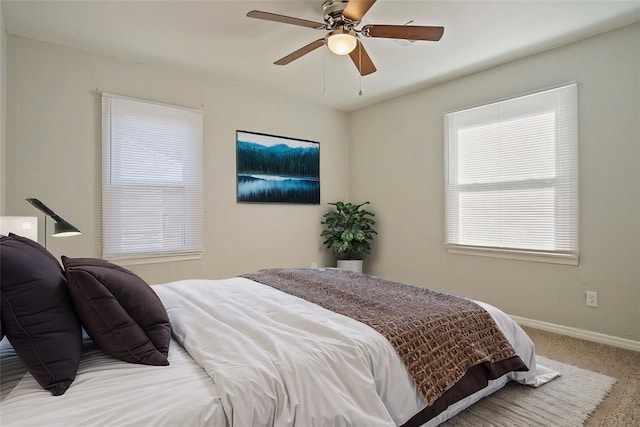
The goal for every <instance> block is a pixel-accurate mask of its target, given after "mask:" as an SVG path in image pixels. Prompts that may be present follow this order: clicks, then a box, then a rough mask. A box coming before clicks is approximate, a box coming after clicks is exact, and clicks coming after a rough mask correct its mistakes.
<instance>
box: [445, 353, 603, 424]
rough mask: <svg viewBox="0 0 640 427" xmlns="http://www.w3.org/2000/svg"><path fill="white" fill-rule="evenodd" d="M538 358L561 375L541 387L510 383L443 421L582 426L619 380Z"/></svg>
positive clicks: (455, 422)
mask: <svg viewBox="0 0 640 427" xmlns="http://www.w3.org/2000/svg"><path fill="white" fill-rule="evenodd" d="M538 362H539V363H540V364H543V365H545V366H547V367H549V368H551V369H554V370H556V371H558V372H561V373H562V376H561V377H560V378H556V379H554V380H553V381H551V382H549V383H547V384H545V385H543V386H541V387H539V388H532V387H528V386H523V385H520V384H516V383H510V384H508V385H507V386H506V387H505V388H503V389H502V390H500V391H498V392H497V393H495V394H493V395H491V396H489V397H486V398H484V399H482V400H481V401H480V402H478V403H476V404H475V405H473V406H472V407H471V408H469V409H467V410H465V411H463V412H461V413H460V414H458V415H457V416H455V417H453V418H452V419H451V420H449V421H448V422H447V423H444V424H442V425H443V426H446V427H475V426H510V427H516V426H559V427H560V426H562V427H574V426H575V427H579V426H582V425H583V424H584V422H585V421H586V420H587V418H588V417H589V415H590V414H591V413H592V412H593V411H594V409H595V408H596V407H597V405H598V403H600V402H601V401H602V399H604V397H605V396H606V395H607V393H608V392H609V391H610V390H611V387H612V386H613V384H614V383H615V382H616V379H615V378H612V377H609V376H606V375H602V374H598V373H595V372H592V371H588V370H586V369H581V368H578V367H575V366H571V365H567V364H564V363H560V362H557V361H554V360H550V359H545V358H543V357H539V360H538Z"/></svg>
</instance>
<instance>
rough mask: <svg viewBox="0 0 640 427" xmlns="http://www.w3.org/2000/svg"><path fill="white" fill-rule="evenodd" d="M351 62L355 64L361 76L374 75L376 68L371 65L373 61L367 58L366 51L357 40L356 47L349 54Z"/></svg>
mask: <svg viewBox="0 0 640 427" xmlns="http://www.w3.org/2000/svg"><path fill="white" fill-rule="evenodd" d="M349 57H351V60H352V61H353V63H354V64H355V66H356V68H357V69H358V71H359V72H360V75H361V76H368V75H369V74H371V73H375V72H376V71H377V70H376V66H375V65H373V61H372V60H371V58H370V57H369V54H368V53H367V50H366V49H365V48H364V46H363V45H362V42H361V41H360V40H358V45H357V46H356V48H355V49H353V51H351V53H350V54H349Z"/></svg>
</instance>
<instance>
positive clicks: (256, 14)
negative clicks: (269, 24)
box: [247, 10, 324, 30]
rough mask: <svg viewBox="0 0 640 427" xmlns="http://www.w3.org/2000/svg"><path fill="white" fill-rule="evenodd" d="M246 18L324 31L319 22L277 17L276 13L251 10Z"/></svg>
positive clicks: (283, 16) (322, 25) (282, 16)
mask: <svg viewBox="0 0 640 427" xmlns="http://www.w3.org/2000/svg"><path fill="white" fill-rule="evenodd" d="M247 17H249V18H256V19H264V20H266V21H275V22H282V23H284V24H291V25H299V26H301V27H309V28H313V29H314V30H322V29H324V24H322V23H320V22H314V21H308V20H306V19H300V18H294V17H292V16H285V15H278V14H277V13H270V12H262V11H259V10H252V11H251V12H249V13H247Z"/></svg>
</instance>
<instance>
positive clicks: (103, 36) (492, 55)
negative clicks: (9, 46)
mask: <svg viewBox="0 0 640 427" xmlns="http://www.w3.org/2000/svg"><path fill="white" fill-rule="evenodd" d="M322 3H323V1H322V0H303V1H239V0H230V1H220V0H208V1H184V0H176V1H121V0H120V1H114V0H102V1H100V0H98V1H95V0H94V1H82V0H79V1H55V0H53V1H52V0H47V1H32V0H21V1H18V0H2V8H3V17H4V20H5V26H6V29H7V31H8V32H9V33H11V34H17V35H20V36H24V37H29V38H33V39H37V40H43V41H47V42H51V43H55V44H60V45H64V46H68V47H73V48H78V49H82V50H87V51H92V52H97V53H102V54H107V55H112V56H117V57H122V58H128V59H133V60H136V61H139V62H144V63H148V64H156V65H160V66H167V67H171V68H176V67H178V68H186V69H189V70H194V71H197V72H205V73H213V74H214V75H216V76H219V77H222V78H225V79H229V81H230V83H239V84H242V85H246V86H251V87H261V88H264V89H267V90H270V91H277V92H280V93H285V94H288V95H293V96H295V97H299V98H303V99H307V100H309V101H312V102H316V103H318V104H322V105H325V106H329V107H332V108H336V109H339V110H344V111H352V110H355V109H358V108H361V107H364V106H367V105H370V104H373V103H375V102H379V101H382V100H384V99H388V98H391V97H394V96H397V95H401V94H404V93H408V92H411V91H413V90H416V89H419V88H423V87H426V86H429V85H433V84H435V83H437V82H441V81H443V80H446V79H450V78H452V77H457V76H460V75H463V74H466V73H469V72H473V71H477V70H479V69H483V68H486V67H489V66H492V65H495V64H499V63H502V62H505V61H508V60H511V59H514V58H518V57H521V56H524V55H527V54H530V53H533V52H538V51H542V50H545V49H547V48H550V47H555V46H559V45H562V44H565V43H568V42H571V41H574V40H577V39H580V38H583V37H586V36H590V35H594V34H597V33H600V32H603V31H607V30H610V29H613V28H617V27H621V26H624V25H628V24H630V23H633V22H638V21H640V0H635V1H609V0H600V1H586V0H574V1H557V0H546V1H520V0H511V1H479V0H472V1H454V0H443V1H426V0H425V1H400V0H378V2H377V3H376V4H375V5H374V6H373V7H372V8H371V9H370V10H369V12H368V13H367V14H366V16H365V17H364V19H363V20H362V24H361V25H360V26H362V25H364V24H371V23H375V24H404V23H406V22H408V21H410V20H414V24H416V25H438V26H444V27H445V32H444V36H443V37H442V40H441V41H439V42H415V43H412V44H408V45H406V46H403V45H402V44H401V43H399V42H398V41H394V40H387V39H373V38H368V39H367V38H364V41H363V43H364V45H365V47H366V49H367V51H368V52H369V54H370V56H371V58H372V59H373V61H374V63H375V65H376V67H377V68H378V71H377V72H376V73H374V74H372V75H370V76H366V77H363V78H362V80H360V77H359V75H358V73H357V70H356V68H355V67H354V65H353V63H352V62H351V60H350V59H349V58H348V57H338V56H336V55H333V54H331V53H330V52H329V51H328V50H327V49H326V48H324V47H323V48H320V49H317V50H316V51H313V52H311V53H309V54H308V55H306V56H304V57H302V58H300V59H298V60H296V61H294V62H292V63H291V64H289V65H287V66H277V65H273V62H274V61H276V60H277V59H280V58H281V57H283V56H285V55H287V54H289V53H291V52H293V51H294V50H296V49H298V48H300V47H302V46H304V45H306V44H307V43H310V42H311V41H314V40H316V39H318V38H320V37H322V36H323V35H324V31H317V30H313V29H309V28H305V27H298V26H293V25H287V24H281V23H276V22H269V21H261V20H256V19H251V18H247V17H246V16H245V15H246V13H247V12H249V11H250V10H253V9H258V10H263V11H267V12H273V13H278V14H282V15H288V16H294V17H298V18H303V19H308V20H312V21H318V22H322ZM360 84H362V90H363V92H364V93H363V95H362V96H359V95H358V91H359V86H360ZM323 92H324V93H323Z"/></svg>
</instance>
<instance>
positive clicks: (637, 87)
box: [349, 24, 640, 341]
mask: <svg viewBox="0 0 640 427" xmlns="http://www.w3.org/2000/svg"><path fill="white" fill-rule="evenodd" d="M574 80H575V81H577V82H578V85H579V112H580V125H579V126H580V127H579V132H580V134H579V135H580V239H581V241H580V251H581V260H580V265H579V266H577V267H576V266H565V265H553V264H545V263H537V262H528V261H515V260H504V259H496V258H487V257H478V256H468V255H456V254H449V253H448V252H447V251H446V250H445V248H444V247H443V242H444V177H443V175H444V143H443V138H444V136H443V112H446V111H451V110H454V109H459V108H463V107H467V106H473V105H477V104H481V103H486V102H489V101H493V100H498V99H501V98H505V97H509V96H514V95H518V94H522V93H526V92H530V91H534V90H536V89H542V88H546V87H549V86H553V85H557V84H559V83H565V82H570V81H574ZM639 123H640V24H636V25H633V26H629V27H626V28H623V29H620V30H617V31H613V32H609V33H606V34H603V35H600V36H596V37H593V38H590V39H586V40H583V41H580V42H577V43H573V44H570V45H567V46H564V47H561V48H558V49H554V50H552V51H548V52H544V53H541V54H537V55H533V56H530V57H527V58H524V59H520V60H517V61H514V62H511V63H508V64H505V65H502V66H498V67H495V68H492V69H489V70H486V71H483V72H479V73H475V74H473V75H470V76H467V77H464V78H460V79H457V80H454V81H450V82H447V83H444V84H441V85H438V86H435V87H432V88H429V89H426V90H422V91H419V92H416V93H413V94H410V95H406V96H403V97H400V98H397V99H394V100H391V101H387V102H384V103H381V104H379V105H375V106H372V107H370V108H367V109H364V110H360V111H357V112H355V113H352V114H351V116H350V125H351V128H350V132H351V134H350V163H349V167H350V191H351V198H352V199H354V200H356V201H358V200H371V202H372V210H375V212H376V214H377V217H378V220H379V222H378V225H379V227H378V228H379V230H378V231H379V232H380V235H379V239H378V240H377V241H376V242H375V254H373V256H372V257H371V258H370V259H369V260H368V269H369V271H370V272H372V273H375V274H379V275H382V276H387V277H392V278H396V279H400V280H403V281H406V282H410V283H414V284H420V285H426V286H429V287H433V288H437V289H442V290H445V291H449V292H453V293H458V294H462V295H466V296H468V297H472V298H477V299H482V300H485V301H487V302H490V303H493V304H495V305H497V306H498V307H500V308H502V309H504V310H505V311H506V312H508V313H510V314H513V315H518V316H522V317H526V318H530V319H536V320H540V321H546V322H551V323H555V324H559V325H564V326H570V327H576V328H581V329H585V330H589V331H595V332H601V333H604V334H609V335H613V336H618V337H622V338H627V339H632V340H636V341H640V308H639V307H640V127H639V126H640V125H639ZM586 290H591V291H597V292H598V298H599V307H598V308H590V307H586V306H585V302H584V291H586Z"/></svg>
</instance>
